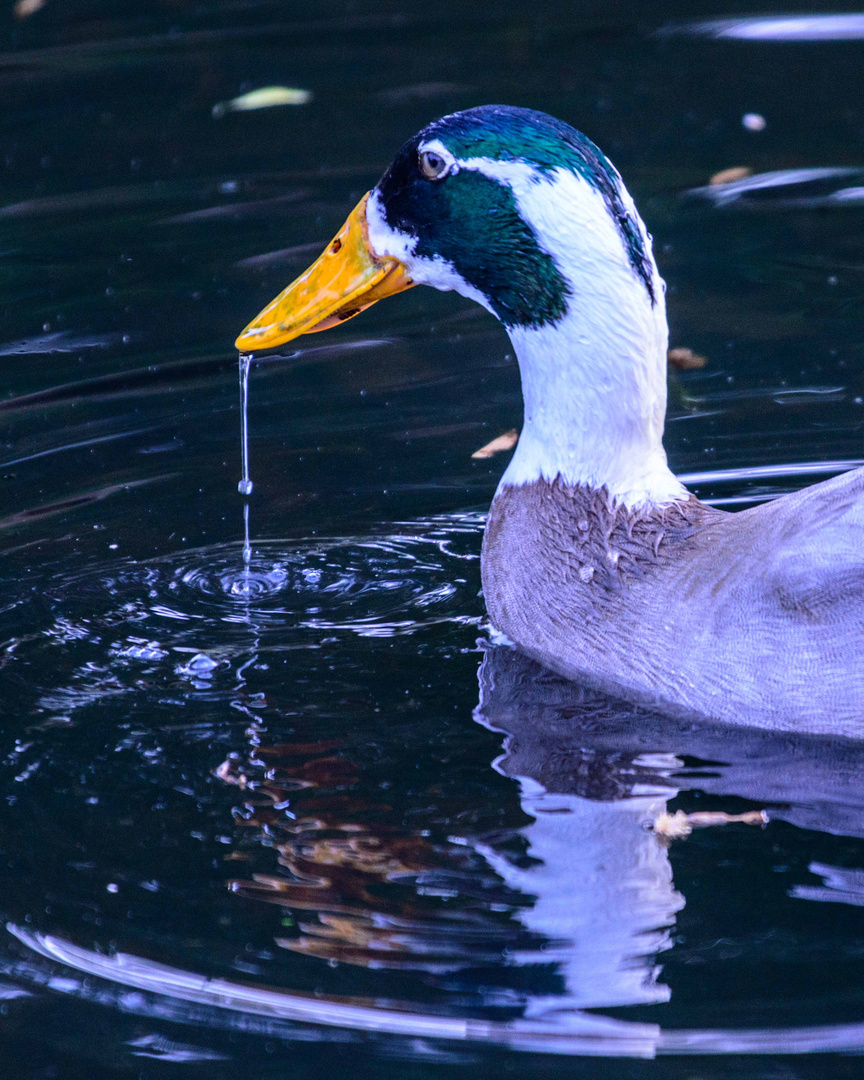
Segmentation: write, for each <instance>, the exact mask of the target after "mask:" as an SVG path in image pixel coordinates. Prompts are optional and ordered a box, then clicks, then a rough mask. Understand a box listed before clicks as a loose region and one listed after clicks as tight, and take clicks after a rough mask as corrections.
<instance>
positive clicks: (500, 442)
mask: <svg viewBox="0 0 864 1080" xmlns="http://www.w3.org/2000/svg"><path fill="white" fill-rule="evenodd" d="M517 442H519V432H518V431H517V430H516V428H511V429H510V430H509V431H505V432H504V434H503V435H499V436H498V438H497V439H493V440H492V442H488V443H486V445H485V446H481V447H480V449H479V450H475V451H474V453H473V454H472V455H471V457H472V458H476V459H478V460H479V459H483V458H491V457H495V455H496V454H501V453H503V452H504V451H505V450H512V449H513V447H514V446H515V445H516V443H517Z"/></svg>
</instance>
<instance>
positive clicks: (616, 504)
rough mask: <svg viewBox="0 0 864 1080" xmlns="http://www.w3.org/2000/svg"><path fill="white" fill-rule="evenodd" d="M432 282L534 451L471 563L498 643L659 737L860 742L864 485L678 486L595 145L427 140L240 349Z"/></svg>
mask: <svg viewBox="0 0 864 1080" xmlns="http://www.w3.org/2000/svg"><path fill="white" fill-rule="evenodd" d="M421 284H422V285H430V286H432V287H433V288H436V289H439V290H455V291H456V292H457V293H460V294H461V295H462V296H465V297H467V298H469V299H471V300H474V301H475V302H476V303H478V304H480V305H481V306H482V307H484V308H485V309H486V310H487V311H488V312H489V313H490V314H491V315H492V316H493V317H494V318H496V319H497V320H498V321H499V322H500V323H502V325H503V327H504V330H505V331H506V333H507V334H508V336H509V339H510V342H511V344H512V349H513V352H514V353H515V356H516V359H517V361H518V365H519V371H520V378H521V386H522V396H523V403H524V418H523V424H522V430H521V436H520V438H519V441H518V444H517V446H516V449H515V451H514V453H513V456H512V458H511V460H510V462H509V464H508V465H507V467H506V469H505V470H504V473H503V475H502V477H501V480H500V483H499V485H498V488H497V490H496V493H495V496H494V499H493V502H492V505H491V508H490V510H489V514H488V517H487V520H486V526H485V532H484V538H483V545H482V556H481V575H482V584H483V595H484V598H485V603H486V608H487V612H488V615H489V620H490V624H491V627H492V628H493V629H494V630H495V631H497V633H498V634H499V635H501V636H502V638H503V639H506V640H508V641H509V642H510V643H511V644H512V646H513V647H515V648H516V649H518V650H520V651H521V652H523V653H525V654H526V655H527V656H529V657H530V658H532V659H533V660H536V661H538V662H539V663H540V664H541V665H542V666H543V667H545V668H548V669H551V670H552V671H554V672H556V673H557V674H558V675H559V676H564V677H565V678H566V679H568V680H573V681H576V682H579V683H582V684H584V685H585V686H588V687H591V688H593V689H596V690H597V691H599V692H602V693H605V694H608V695H611V696H613V697H614V698H616V699H620V700H624V701H628V702H632V703H634V704H638V705H646V706H649V707H652V708H655V709H658V710H660V711H661V712H664V713H665V714H666V715H669V716H670V717H678V718H684V719H694V720H696V719H700V718H705V719H708V720H710V721H718V722H723V723H729V724H737V725H744V726H756V727H762V728H769V729H776V730H783V731H789V730H792V731H806V732H811V733H816V734H820V733H821V734H830V735H832V736H842V737H849V738H860V737H861V736H862V735H864V469H856V470H853V471H849V472H846V473H844V474H841V475H839V476H836V477H833V478H832V479H829V480H826V481H823V482H821V483H818V484H815V485H813V486H811V487H808V488H805V489H803V490H799V491H796V492H793V493H790V494H786V495H783V496H781V497H779V498H777V499H775V500H773V501H771V502H766V503H761V504H759V505H757V506H754V507H751V508H749V509H746V510H743V511H739V512H729V511H724V510H720V509H719V508H716V507H712V506H708V505H706V504H705V503H703V502H701V501H700V500H699V499H697V498H696V497H695V496H694V495H693V494H692V493H691V492H689V491H688V490H687V489H686V488H685V487H684V486H683V485H682V483H681V482H680V481H679V480H678V479H677V478H676V476H675V475H674V473H673V472H672V470H671V469H670V467H669V463H668V461H667V456H666V451H665V449H664V446H663V428H664V420H665V413H666V395H667V379H666V370H667V362H666V357H667V348H668V328H667V321H666V306H665V285H664V282H663V281H662V279H661V277H660V274H659V272H658V269H657V264H656V261H655V258H654V254H653V250H652V239H651V236H650V235H649V233H648V231H647V229H646V227H645V225H644V223H643V221H642V219H641V217H640V216H639V213H638V211H637V209H636V206H635V204H634V202H633V199H632V198H631V196H630V194H629V192H628V191H627V189H626V187H625V185H624V183H623V181H622V179H621V177H620V175H619V173H618V171H617V170H616V168H615V167H614V166H613V165H612V163H611V162H610V161H609V159H608V158H607V157H606V156H605V155H604V154H603V153H602V152H601V151H600V150H599V149H598V148H597V146H595V145H594V143H593V142H591V140H590V139H588V138H587V137H586V136H585V135H583V134H581V133H580V132H579V131H577V130H576V129H574V128H573V127H571V126H570V125H569V124H567V123H565V122H563V121H561V120H557V119H555V118H554V117H552V116H549V115H547V114H545V113H541V112H536V111H534V110H529V109H523V108H516V107H512V106H501V105H487V106H481V107H477V108H472V109H467V110H465V111H462V112H456V113H453V114H451V115H448V116H445V117H443V118H441V119H439V120H436V121H434V122H433V123H430V124H429V125H428V126H426V127H425V128H423V130H422V131H420V132H419V133H418V134H417V135H415V136H414V137H413V138H412V139H410V140H409V141H408V142H407V143H405V145H404V146H403V147H402V149H401V150H400V151H399V152H398V154H397V155H396V157H395V158H394V160H393V161H392V163H391V164H390V166H389V167H388V168H387V170H386V172H385V173H384V175H383V176H382V177H381V179H380V180H379V181H378V183H377V184H376V185H375V187H374V188H373V189H372V190H371V191H370V192H368V193H367V194H366V195H364V197H363V198H362V199H361V200H360V202H359V203H358V205H357V206H356V207H355V208H354V210H353V211H352V212H351V214H350V215H349V217H348V219H347V221H346V222H345V224H344V226H343V227H342V229H341V230H340V231H339V233H338V234H337V235H336V237H334V239H333V240H332V241H331V243H330V244H329V245H328V246H327V248H326V249H325V250H324V252H323V253H322V255H321V256H320V258H319V259H318V260H317V261H316V262H315V263H313V264H312V266H310V267H309V269H308V270H307V271H306V272H305V273H303V274H301V275H300V277H298V278H297V279H296V281H294V282H293V283H292V284H290V285H289V286H288V287H287V288H286V289H285V290H284V291H283V292H281V293H280V294H279V295H278V296H277V297H276V298H275V299H274V300H273V301H272V302H271V303H270V304H268V305H267V307H266V308H264V310H263V311H262V312H261V313H260V314H259V315H258V316H257V317H256V318H255V319H254V320H253V321H252V322H251V323H250V324H249V325H248V326H247V327H246V329H245V330H244V331H243V333H242V334H241V335H240V337H239V338H238V339H237V348H238V349H239V350H240V351H241V353H245V354H254V353H256V352H260V351H262V350H269V349H274V348H278V347H281V346H283V345H285V344H286V343H287V342H289V341H291V340H293V339H295V338H296V337H298V336H300V335H301V334H306V333H310V332H317V331H321V330H325V329H327V328H329V327H332V326H337V325H339V324H340V323H342V322H344V321H346V320H347V319H349V318H353V317H354V316H356V315H358V314H359V313H360V312H361V311H363V310H364V309H365V308H367V307H369V306H370V305H371V304H374V303H377V302H378V301H379V300H382V299H384V298H386V297H389V296H393V295H396V294H397V293H399V292H402V291H404V290H405V289H408V288H411V287H413V286H416V285H421Z"/></svg>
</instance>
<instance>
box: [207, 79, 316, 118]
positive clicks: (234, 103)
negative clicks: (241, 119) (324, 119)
mask: <svg viewBox="0 0 864 1080" xmlns="http://www.w3.org/2000/svg"><path fill="white" fill-rule="evenodd" d="M311 100H312V91H311V90H299V89H297V88H296V87H293V86H262V87H261V88H260V89H259V90H250V91H249V93H248V94H241V95H240V97H236V98H232V99H231V100H230V101H220V102H219V103H218V104H217V105H214V106H213V115H214V116H215V117H216V118H217V119H218V118H219V117H220V116H225V115H226V113H229V112H251V111H252V110H253V109H273V108H276V107H277V106H280V105H308V104H309V102H310V101H311Z"/></svg>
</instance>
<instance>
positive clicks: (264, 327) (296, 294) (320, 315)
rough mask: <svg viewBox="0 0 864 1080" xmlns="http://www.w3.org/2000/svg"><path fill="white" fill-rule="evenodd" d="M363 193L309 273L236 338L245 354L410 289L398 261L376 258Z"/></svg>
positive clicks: (324, 327)
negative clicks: (371, 242)
mask: <svg viewBox="0 0 864 1080" xmlns="http://www.w3.org/2000/svg"><path fill="white" fill-rule="evenodd" d="M368 198H369V194H368V192H367V194H365V195H364V196H363V198H362V199H361V200H360V202H359V203H357V205H356V206H355V207H354V209H353V210H352V211H351V213H350V215H349V217H348V220H347V221H346V222H345V224H344V225H343V226H342V228H341V229H340V230H339V233H338V234H337V235H336V236H335V237H334V238H333V240H332V241H331V242H330V243H329V244H328V245H327V248H326V250H325V251H324V253H323V254H322V255H321V256H320V257H319V258H318V259H317V261H316V262H314V263H313V264H312V265H311V266H310V267H309V269H308V270H307V271H306V272H305V273H303V274H301V275H300V277H298V278H297V280H296V281H294V282H292V284H291V285H289V286H288V288H287V289H285V290H284V291H283V292H281V293H279V295H278V296H277V297H276V299H275V300H272V301H271V302H270V303H269V304H268V305H267V307H266V308H264V310H263V311H262V312H261V314H260V315H258V316H257V318H255V319H254V320H253V321H252V322H251V323H249V325H248V326H247V327H246V329H245V330H244V331H243V333H242V334H241V335H240V337H239V338H237V348H238V349H239V350H240V351H241V352H260V351H261V350H262V349H274V348H276V346H278V345H284V344H285V343H286V342H288V341H292V340H293V339H294V338H296V337H300V335H301V334H312V333H315V331H317V330H327V329H328V328H329V327H331V326H338V325H339V323H341V322H344V321H345V320H346V319H350V318H352V317H353V316H354V315H359V314H360V312H361V311H363V309H364V308H367V307H370V306H371V305H372V304H374V303H376V302H377V301H378V300H383V299H384V297H385V296H393V295H394V294H395V293H398V292H402V291H403V290H404V289H410V288H411V286H412V285H413V284H414V282H413V281H412V280H411V278H410V277H408V273H407V271H406V269H405V265H404V264H403V263H402V262H400V261H399V259H394V258H391V257H390V256H387V257H385V258H383V259H381V258H379V257H378V256H377V255H375V254H374V252H373V251H372V249H371V247H370V245H369V233H368V229H367V225H366V200H367V199H368Z"/></svg>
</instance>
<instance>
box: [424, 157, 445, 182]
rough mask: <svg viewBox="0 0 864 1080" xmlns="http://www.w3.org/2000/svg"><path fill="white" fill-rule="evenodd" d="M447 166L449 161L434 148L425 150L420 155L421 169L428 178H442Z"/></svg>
mask: <svg viewBox="0 0 864 1080" xmlns="http://www.w3.org/2000/svg"><path fill="white" fill-rule="evenodd" d="M447 168H448V166H447V162H446V161H445V160H444V158H443V157H441V155H440V154H436V153H435V151H434V150H424V151H423V153H422V154H421V155H420V171H421V172H422V173H423V175H424V176H425V177H426V179H427V180H440V179H441V177H442V176H443V175H444V174H445V173H446V172H447Z"/></svg>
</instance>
